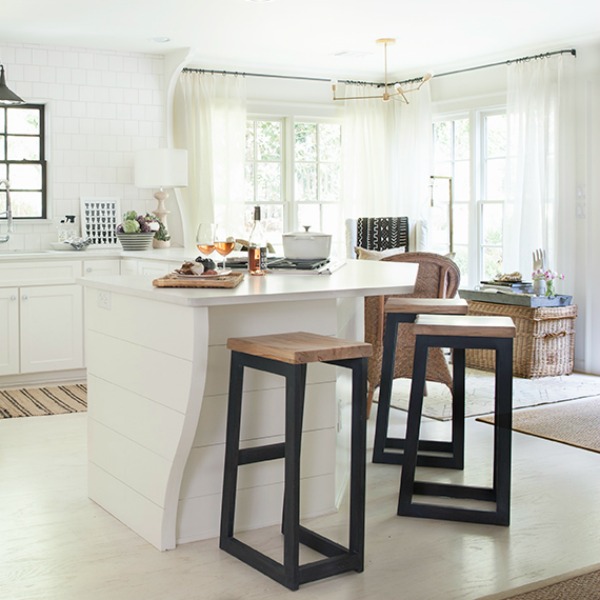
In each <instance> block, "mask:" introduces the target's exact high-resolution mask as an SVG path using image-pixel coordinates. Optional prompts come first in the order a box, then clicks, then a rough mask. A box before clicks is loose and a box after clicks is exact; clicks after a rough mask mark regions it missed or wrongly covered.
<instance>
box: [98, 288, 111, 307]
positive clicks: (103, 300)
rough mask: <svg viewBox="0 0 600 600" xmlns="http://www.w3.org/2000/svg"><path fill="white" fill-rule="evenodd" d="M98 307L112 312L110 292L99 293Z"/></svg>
mask: <svg viewBox="0 0 600 600" xmlns="http://www.w3.org/2000/svg"><path fill="white" fill-rule="evenodd" d="M98 307H99V308H104V309H105V310H110V292H98Z"/></svg>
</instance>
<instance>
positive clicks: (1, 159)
mask: <svg viewBox="0 0 600 600" xmlns="http://www.w3.org/2000/svg"><path fill="white" fill-rule="evenodd" d="M44 131H45V126H44V105H43V104H19V105H15V106H0V179H6V180H8V181H9V182H10V192H11V194H10V195H11V200H12V211H13V218H15V219H24V220H25V219H45V218H46V157H45V135H44ZM5 207H6V193H5V191H4V186H2V187H0V212H3V211H4V210H5Z"/></svg>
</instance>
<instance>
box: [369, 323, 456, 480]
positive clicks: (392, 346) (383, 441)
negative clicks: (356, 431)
mask: <svg viewBox="0 0 600 600" xmlns="http://www.w3.org/2000/svg"><path fill="white" fill-rule="evenodd" d="M416 318H417V314H416V313H388V314H387V315H386V321H385V332H384V336H383V359H382V362H381V383H380V385H379V399H378V403H377V421H376V423H375V440H374V445H373V462H374V463H385V464H392V465H401V464H403V463H404V454H403V452H399V450H402V451H404V449H405V447H406V440H405V439H404V438H398V437H390V436H388V430H389V421H390V403H391V398H392V385H393V382H394V365H395V362H396V342H397V339H398V325H400V323H414V321H415V319H416ZM463 369H464V367H463ZM463 372H464V371H463ZM464 440H465V380H464V375H463V376H462V377H459V378H457V377H456V376H454V375H453V377H452V433H451V439H450V441H438V440H421V441H420V442H419V454H418V456H417V465H418V466H420V467H445V468H449V469H462V468H463V467H464V445H465V442H464ZM390 450H391V451H390ZM427 453H431V454H427Z"/></svg>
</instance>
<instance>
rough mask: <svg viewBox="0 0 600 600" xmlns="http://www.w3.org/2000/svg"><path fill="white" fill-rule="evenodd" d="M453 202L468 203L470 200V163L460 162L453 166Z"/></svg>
mask: <svg viewBox="0 0 600 600" xmlns="http://www.w3.org/2000/svg"><path fill="white" fill-rule="evenodd" d="M453 183H454V190H453V191H454V200H455V201H458V202H469V201H470V198H471V163H470V162H469V161H467V160H461V161H460V162H457V163H455V165H454V178H453Z"/></svg>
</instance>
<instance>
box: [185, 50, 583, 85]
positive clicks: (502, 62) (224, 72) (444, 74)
mask: <svg viewBox="0 0 600 600" xmlns="http://www.w3.org/2000/svg"><path fill="white" fill-rule="evenodd" d="M556 54H571V55H573V56H577V51H576V50H575V49H574V48H570V49H568V50H555V51H553V52H545V53H543V54H536V55H534V56H523V57H522V58H511V59H509V60H504V61H501V62H496V63H489V64H487V65H479V66H476V67H467V68H466V69H457V70H456V71H447V72H446V73H438V74H437V75H434V76H433V78H434V79H437V78H438V77H446V76H448V75H458V74H459V73H469V72H470V71H478V70H479V69H489V68H490V67H500V66H502V65H510V64H512V63H515V62H524V61H527V60H538V59H540V58H548V57H549V56H554V55H556ZM183 72H184V73H210V74H212V75H237V76H241V77H267V78H270V79H291V80H295V81H324V82H330V81H331V79H325V78H324V77H300V76H296V75H273V74H269V73H244V72H239V71H217V70H214V69H190V68H187V67H185V68H184V69H183ZM419 79H420V77H418V78H412V79H405V80H404V81H399V82H397V83H412V82H414V81H419ZM340 81H341V83H346V84H360V85H377V86H381V85H383V84H382V83H376V82H373V81H352V80H349V79H341V80H340ZM394 83H396V82H394Z"/></svg>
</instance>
